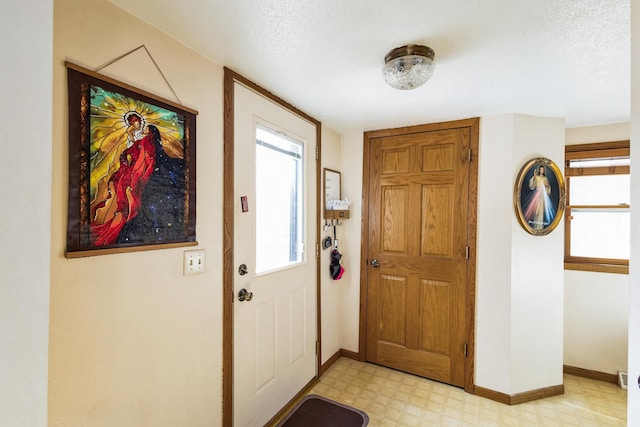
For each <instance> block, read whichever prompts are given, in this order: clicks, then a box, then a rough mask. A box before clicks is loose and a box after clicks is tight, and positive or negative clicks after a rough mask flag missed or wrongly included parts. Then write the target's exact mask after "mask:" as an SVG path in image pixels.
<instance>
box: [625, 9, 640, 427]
mask: <svg viewBox="0 0 640 427" xmlns="http://www.w3.org/2000/svg"><path fill="white" fill-rule="evenodd" d="M634 5H637V2H634ZM630 89H631V90H630V94H631V188H632V189H634V191H632V192H631V260H630V262H629V289H630V292H629V296H630V297H629V371H628V372H629V389H628V402H627V425H629V426H638V425H640V387H639V386H640V225H639V224H640V209H638V206H640V193H639V192H638V189H640V174H639V173H638V170H640V154H638V153H640V8H635V7H632V8H631V88H630Z"/></svg>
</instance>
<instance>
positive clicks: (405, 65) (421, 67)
mask: <svg viewBox="0 0 640 427" xmlns="http://www.w3.org/2000/svg"><path fill="white" fill-rule="evenodd" d="M434 57H435V52H434V51H433V49H431V48H430V47H428V46H422V45H417V44H408V45H406V46H402V47H397V48H395V49H393V50H391V51H389V53H387V54H386V56H385V57H384V67H382V77H383V78H384V81H385V82H387V84H389V86H391V87H393V88H396V89H401V90H406V89H415V88H417V87H419V86H422V85H423V84H425V83H426V82H427V80H429V79H430V78H431V75H433V68H434V67H435V64H434V62H433V58H434Z"/></svg>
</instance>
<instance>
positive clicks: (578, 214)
mask: <svg viewBox="0 0 640 427" xmlns="http://www.w3.org/2000/svg"><path fill="white" fill-rule="evenodd" d="M629 165H630V157H629V141H618V142H605V143H596V144H580V145H568V146H566V147H565V180H566V198H567V199H566V210H565V215H566V216H565V251H564V253H565V268H566V269H570V270H586V271H601V272H610V273H628V272H629V250H630V239H629V236H630V234H629V225H630V212H629V200H630V193H631V191H630V179H629V178H630V177H629Z"/></svg>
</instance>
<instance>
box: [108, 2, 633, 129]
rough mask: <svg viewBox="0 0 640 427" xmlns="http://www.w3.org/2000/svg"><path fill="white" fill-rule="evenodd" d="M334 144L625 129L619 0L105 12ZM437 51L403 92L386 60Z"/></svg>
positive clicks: (625, 41)
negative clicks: (418, 81) (502, 126)
mask: <svg viewBox="0 0 640 427" xmlns="http://www.w3.org/2000/svg"><path fill="white" fill-rule="evenodd" d="M111 1H113V3H115V4H117V5H118V6H120V7H122V8H123V9H125V10H127V11H129V12H130V13H132V14H134V15H136V16H138V17H140V18H141V19H143V20H145V21H147V22H149V23H150V24H152V25H153V26H155V27H158V28H160V29H161V30H162V31H163V32H165V33H167V34H169V35H171V36H172V37H174V38H175V39H177V40H179V41H181V42H182V43H184V44H185V45H187V46H189V47H190V48H192V49H194V50H195V51H197V52H200V53H201V54H202V55H204V56H206V57H208V58H210V59H212V60H214V61H216V62H218V63H220V64H222V65H224V66H227V67H229V68H231V69H233V70H234V71H236V72H238V73H240V74H242V75H243V76H245V77H247V78H249V79H251V80H253V81H254V82H256V83H258V84H259V85H261V86H263V87H264V88H265V89H267V90H269V91H271V92H273V93H275V94H276V95H278V96H280V97H281V98H283V99H285V100H287V101H288V102H290V103H292V104H293V105H295V106H297V107H298V108H300V109H302V110H303V111H305V112H306V113H308V114H309V115H311V116H313V117H315V118H316V119H318V120H320V121H321V122H323V124H324V125H325V126H327V127H329V128H332V129H334V130H336V131H338V132H348V131H359V130H372V129H382V128H389V127H397V126H404V125H413V124H421V123H430V122H436V121H444V120H453V119H461V118H467V117H475V116H484V115H493V114H507V113H520V114H531V115H537V116H554V117H564V118H565V119H566V124H567V127H576V126H585V125H597V124H605V123H614V122H623V121H628V120H629V114H630V113H629V109H630V99H629V98H630V93H629V92H630V0H484V1H480V0H448V1H442V0H396V1H389V0H269V1H267V0H180V1H178V0H136V1H131V0H111ZM408 43H417V44H426V45H428V46H430V47H432V48H433V49H434V50H435V51H436V69H435V73H434V76H433V77H432V78H431V80H429V81H428V82H427V83H426V84H425V85H424V86H422V87H420V88H418V89H415V90H412V91H398V90H395V89H392V88H390V87H388V86H387V85H386V84H385V83H384V81H383V80H382V78H381V67H382V65H383V59H384V55H385V54H386V53H387V52H388V51H389V50H391V49H393V48H395V47H398V46H401V45H404V44H408Z"/></svg>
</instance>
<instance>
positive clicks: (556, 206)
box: [514, 157, 565, 235]
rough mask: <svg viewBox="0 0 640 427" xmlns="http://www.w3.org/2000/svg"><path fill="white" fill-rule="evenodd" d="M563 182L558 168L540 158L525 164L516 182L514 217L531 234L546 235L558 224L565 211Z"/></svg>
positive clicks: (545, 159) (549, 161) (547, 160)
mask: <svg viewBox="0 0 640 427" xmlns="http://www.w3.org/2000/svg"><path fill="white" fill-rule="evenodd" d="M564 202H565V190H564V179H563V177H562V173H561V172H560V169H559V168H558V166H557V165H556V164H555V163H553V162H552V161H551V160H549V159H547V158H544V157H541V158H537V159H533V160H530V161H529V162H527V163H526V164H525V165H524V166H523V167H522V169H521V170H520V173H519V174H518V178H517V180H516V185H515V195H514V203H515V209H516V216H517V217H518V221H519V222H520V224H521V225H522V227H523V228H524V229H525V230H526V231H527V232H528V233H530V234H533V235H545V234H548V233H550V232H551V231H553V229H554V228H555V227H556V226H557V225H558V223H559V222H560V219H561V218H562V214H563V212H564Z"/></svg>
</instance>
